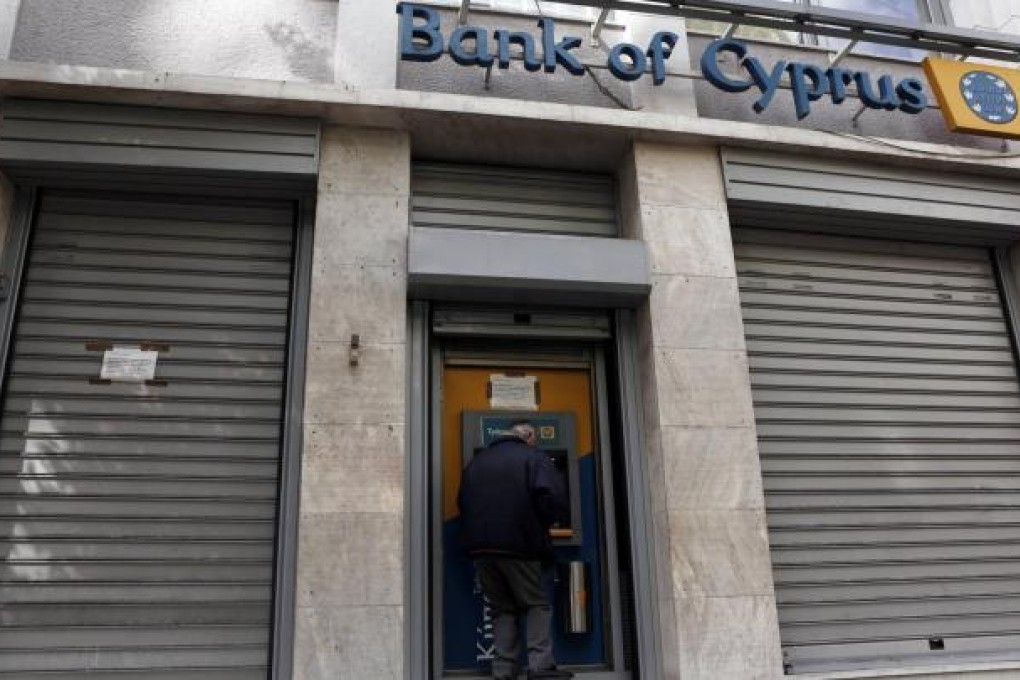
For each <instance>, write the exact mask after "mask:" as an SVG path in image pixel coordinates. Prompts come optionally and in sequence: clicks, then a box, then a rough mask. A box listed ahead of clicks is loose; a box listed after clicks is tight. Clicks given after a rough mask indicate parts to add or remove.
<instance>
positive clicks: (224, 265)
mask: <svg viewBox="0 0 1020 680" xmlns="http://www.w3.org/2000/svg"><path fill="white" fill-rule="evenodd" d="M293 224H294V211H293V208H292V206H291V205H290V204H287V203H268V202H266V203H263V202H259V201H251V200H249V201H243V202H242V201H239V200H223V199H220V200H215V201H213V200H211V199H210V200H199V199H194V200H191V199H184V198H182V197H174V198H166V197H164V198H161V197H157V196H149V197H144V196H137V195H135V196H123V195H110V194H97V193H78V194H75V193H63V194H60V193H51V194H45V195H44V197H43V199H42V201H41V206H40V210H39V213H38V216H37V223H36V226H35V228H34V234H33V236H32V242H31V247H30V251H29V259H28V265H27V270H26V275H25V283H24V287H23V289H22V298H21V306H20V310H19V316H18V321H17V325H16V329H15V330H16V334H15V336H14V338H15V339H14V346H13V350H12V355H11V362H10V370H9V375H8V377H7V382H6V391H5V396H4V403H3V416H2V417H3V420H2V439H0V527H2V533H0V540H2V541H3V546H2V555H3V561H2V562H0V574H2V577H0V600H2V604H0V622H2V627H0V678H12V679H14V678H17V679H18V680H28V679H30V678H35V677H39V678H46V679H47V680H64V679H65V678H66V679H68V680H69V679H70V678H81V677H83V675H85V672H86V671H87V676H88V677H89V678H92V679H94V680H107V679H111V680H112V679H113V678H117V679H118V680H124V678H137V677H146V678H156V679H158V680H169V679H171V678H172V679H174V680H177V679H181V680H184V679H196V680H197V679H199V678H201V679H203V680H206V679H210V680H212V679H215V680H227V679H229V680H242V679H244V680H249V679H254V678H260V679H261V678H265V677H266V675H267V667H268V666H267V663H268V652H269V639H270V620H271V594H272V593H271V591H272V579H273V559H274V532H275V517H276V505H277V479H278V467H279V451H280V431H281V423H282V421H281V418H282V399H283V389H284V383H283V380H284V354H285V350H286V331H287V319H288V304H289V291H290V274H291V247H292V232H293ZM140 343H152V344H154V345H155V346H156V347H157V348H159V350H160V354H159V363H158V368H157V372H156V378H155V381H153V382H152V383H151V384H141V383H117V382H114V383H110V384H103V383H101V382H99V381H98V380H97V379H98V378H99V377H100V366H101V363H102V358H103V351H102V349H103V347H105V346H108V345H138V344H140Z"/></svg>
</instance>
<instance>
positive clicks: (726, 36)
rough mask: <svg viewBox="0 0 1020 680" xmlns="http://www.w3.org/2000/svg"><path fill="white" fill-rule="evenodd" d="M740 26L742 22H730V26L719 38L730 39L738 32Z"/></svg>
mask: <svg viewBox="0 0 1020 680" xmlns="http://www.w3.org/2000/svg"><path fill="white" fill-rule="evenodd" d="M738 28H740V24H738V23H732V24H730V25H729V26H727V27H726V30H725V31H723V32H722V35H720V36H719V40H729V39H730V38H732V37H733V34H734V33H736V32H737V29H738Z"/></svg>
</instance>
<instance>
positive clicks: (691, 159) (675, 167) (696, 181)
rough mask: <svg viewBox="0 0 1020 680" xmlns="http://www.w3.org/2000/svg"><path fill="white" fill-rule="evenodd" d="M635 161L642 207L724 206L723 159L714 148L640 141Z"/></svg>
mask: <svg viewBox="0 0 1020 680" xmlns="http://www.w3.org/2000/svg"><path fill="white" fill-rule="evenodd" d="M634 162H635V166H636V175H637V187H638V197H639V200H640V203H641V208H642V209H644V208H645V207H647V206H652V205H665V206H679V207H686V208H705V209H708V210H720V209H725V207H726V191H725V187H724V186H723V178H722V161H721V159H720V158H719V151H718V149H716V148H715V147H706V146H670V145H665V144H650V143H644V142H638V143H636V144H635V145H634Z"/></svg>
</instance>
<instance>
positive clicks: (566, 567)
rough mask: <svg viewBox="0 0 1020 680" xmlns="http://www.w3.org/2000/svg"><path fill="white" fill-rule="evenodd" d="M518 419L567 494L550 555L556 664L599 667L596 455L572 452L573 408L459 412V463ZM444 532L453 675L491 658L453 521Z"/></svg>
mask: <svg viewBox="0 0 1020 680" xmlns="http://www.w3.org/2000/svg"><path fill="white" fill-rule="evenodd" d="M521 420H527V421H529V422H531V423H532V424H533V425H534V426H535V430H536V434H537V438H538V444H537V446H538V448H539V449H540V450H541V451H542V452H543V453H544V454H545V455H546V456H548V457H549V458H550V460H551V461H552V463H553V466H554V467H555V469H556V470H557V472H558V473H559V475H560V480H561V483H562V485H563V487H564V489H565V490H566V493H567V499H568V507H569V517H565V518H564V520H563V521H562V522H560V523H559V524H558V525H557V526H555V527H554V528H553V529H552V530H551V534H552V538H553V548H554V552H555V559H556V579H555V583H554V587H553V590H554V592H553V593H551V595H552V599H551V602H552V603H553V608H554V621H553V646H554V650H555V653H556V658H557V661H558V663H559V664H560V665H561V666H566V667H576V668H583V667H585V666H588V667H592V668H597V667H599V666H600V665H601V664H602V663H604V662H605V660H606V654H607V650H606V643H605V640H604V638H605V636H606V631H605V630H604V623H603V622H604V620H605V619H606V618H607V615H606V607H607V606H608V605H607V603H606V602H605V596H604V592H603V591H604V588H603V584H602V578H603V577H602V573H603V569H604V565H603V564H602V563H601V562H602V550H601V548H600V540H601V536H600V531H599V524H600V522H599V502H598V493H599V492H598V484H597V481H596V479H597V471H596V464H595V458H596V457H595V455H593V453H594V452H593V451H590V450H589V451H580V450H578V436H577V434H578V433H577V416H576V415H575V413H574V412H571V411H543V412H535V411H506V410H491V411H481V410H465V411H463V412H462V413H461V423H460V424H461V432H462V441H461V463H462V466H463V465H467V463H468V462H469V461H470V460H471V457H472V456H474V455H475V453H477V452H478V451H480V450H482V449H483V448H484V447H486V446H488V445H489V444H490V443H491V442H492V441H493V440H495V439H496V438H498V437H500V436H502V435H504V434H505V433H506V432H507V431H509V429H510V427H511V426H512V425H513V423H515V422H518V421H521ZM448 530H449V533H447V535H446V536H445V537H444V538H445V540H444V543H445V544H446V545H445V550H444V553H445V554H444V562H445V565H444V589H443V591H444V597H443V600H444V617H443V618H444V629H445V630H444V635H443V639H444V647H445V650H444V652H445V654H444V657H445V663H444V666H445V668H446V670H447V671H454V672H455V673H456V672H457V671H460V672H463V673H464V674H469V673H476V674H485V673H487V672H488V670H489V664H490V663H491V656H492V655H491V648H492V635H491V633H492V630H491V624H490V623H489V617H488V611H487V607H486V605H485V602H484V598H483V596H482V594H481V592H480V590H479V589H478V588H477V586H474V587H473V586H472V583H473V580H472V571H473V570H472V567H471V564H470V560H469V558H468V557H467V556H466V555H465V554H464V553H463V551H462V550H458V549H457V540H458V537H457V536H456V533H457V532H458V531H459V524H457V523H451V524H450V526H448ZM444 533H446V532H444ZM522 661H524V660H522ZM525 663H526V661H525ZM523 667H524V665H522V668H523Z"/></svg>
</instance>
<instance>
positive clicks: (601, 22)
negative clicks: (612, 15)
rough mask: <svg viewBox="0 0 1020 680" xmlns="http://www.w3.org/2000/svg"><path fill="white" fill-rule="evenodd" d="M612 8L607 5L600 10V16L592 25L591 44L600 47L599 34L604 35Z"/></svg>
mask: <svg viewBox="0 0 1020 680" xmlns="http://www.w3.org/2000/svg"><path fill="white" fill-rule="evenodd" d="M610 11H611V10H610V9H609V8H607V7H603V8H602V10H601V11H600V12H599V16H598V18H597V19H595V23H593V24H592V25H591V46H592V47H598V44H599V36H601V35H602V29H603V28H605V27H606V20H607V19H608V18H609V12H610Z"/></svg>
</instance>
